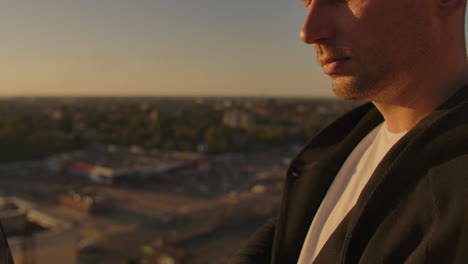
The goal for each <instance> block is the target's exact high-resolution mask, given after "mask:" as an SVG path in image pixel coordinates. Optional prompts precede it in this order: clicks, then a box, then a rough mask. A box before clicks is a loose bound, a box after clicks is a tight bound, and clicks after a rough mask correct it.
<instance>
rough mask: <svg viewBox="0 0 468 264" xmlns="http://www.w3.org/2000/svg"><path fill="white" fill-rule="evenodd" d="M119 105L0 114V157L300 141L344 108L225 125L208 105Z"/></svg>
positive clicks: (231, 148) (237, 147)
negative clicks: (98, 147)
mask: <svg viewBox="0 0 468 264" xmlns="http://www.w3.org/2000/svg"><path fill="white" fill-rule="evenodd" d="M155 109H156V108H155V107H145V108H142V107H140V105H139V104H137V103H133V104H122V105H119V106H118V107H115V108H111V110H102V111H77V110H76V109H75V108H73V107H67V106H61V107H60V108H59V110H58V111H59V115H55V116H51V114H50V113H46V112H44V114H42V113H41V114H35V115H24V114H22V115H18V116H15V114H14V113H13V114H10V115H9V116H8V117H5V118H2V119H0V162H11V161H19V160H29V159H37V158H41V157H44V156H47V155H50V154H55V153H59V152H68V151H72V150H76V149H80V148H83V147H86V146H90V145H94V144H116V145H128V146H130V145H137V146H140V147H142V148H145V149H152V148H157V149H161V150H168V151H169V150H170V151H206V152H208V153H223V152H243V151H255V150H260V149H263V150H264V149H269V148H274V147H276V146H284V145H288V144H303V143H304V142H305V141H307V139H308V138H310V137H312V136H313V135H314V134H315V133H317V131H318V130H320V129H321V128H322V127H323V126H324V125H325V124H327V123H329V122H330V121H331V120H333V119H334V118H336V116H338V115H339V114H341V113H342V112H343V111H337V112H333V113H328V114H318V113H316V112H313V111H312V112H307V113H297V112H296V111H295V110H294V109H290V108H285V109H283V110H282V111H281V113H280V114H272V115H270V116H255V115H254V117H255V120H256V124H257V125H255V126H252V127H250V128H232V127H228V126H226V125H224V124H223V122H222V118H223V114H224V110H214V109H213V107H210V106H198V107H193V106H192V107H190V108H186V109H184V108H183V107H180V108H179V107H174V109H175V110H173V111H167V110H166V111H157V110H155Z"/></svg>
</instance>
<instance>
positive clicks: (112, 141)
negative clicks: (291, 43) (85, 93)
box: [0, 97, 356, 264]
mask: <svg viewBox="0 0 468 264" xmlns="http://www.w3.org/2000/svg"><path fill="white" fill-rule="evenodd" d="M354 106H356V103H350V102H344V101H337V100H332V99H303V98H275V99H271V98H270V99H268V98H214V97H211V98H144V97H130V98H90V97H83V98H77V97H76V98H75V97H72V98H3V99H0V193H1V196H0V219H1V221H2V225H3V228H4V229H5V232H6V235H7V237H8V242H9V244H10V248H11V250H12V253H13V257H14V260H15V263H16V264H43V263H47V264H63V263H67V264H95V263H96V264H97V263H99V264H221V263H226V262H227V260H228V258H229V256H230V255H232V254H233V253H234V252H235V251H236V250H237V249H238V248H239V247H241V245H242V244H243V243H244V242H245V240H246V239H247V238H248V237H249V236H250V235H251V234H252V233H253V232H254V231H255V229H256V228H257V227H258V226H260V225H261V224H262V223H263V222H265V221H266V220H267V219H269V218H271V217H274V216H275V215H276V213H277V210H278V207H279V202H280V198H281V191H282V187H283V180H284V176H285V171H286V169H287V166H288V164H289V162H290V160H291V159H292V158H293V157H294V155H296V154H297V153H298V151H299V150H300V149H301V147H302V146H303V145H304V144H305V143H306V142H307V141H308V139H309V138H311V137H312V136H313V135H315V134H316V133H317V132H318V131H319V130H320V129H321V128H322V127H324V126H325V125H326V124H327V123H329V122H331V121H332V120H334V119H335V118H336V117H338V116H339V115H341V114H343V113H344V112H345V111H347V110H349V109H351V108H352V107H354Z"/></svg>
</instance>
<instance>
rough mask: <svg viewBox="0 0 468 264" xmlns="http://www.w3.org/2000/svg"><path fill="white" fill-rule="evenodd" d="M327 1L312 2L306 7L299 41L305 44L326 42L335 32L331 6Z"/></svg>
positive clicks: (334, 18)
mask: <svg viewBox="0 0 468 264" xmlns="http://www.w3.org/2000/svg"><path fill="white" fill-rule="evenodd" d="M327 2H328V1H320V0H317V1H312V2H311V4H310V5H309V7H308V11H307V16H306V18H305V21H304V25H303V26H302V30H301V34H300V36H301V40H302V42H304V43H306V44H320V43H324V42H327V40H329V39H330V38H332V37H333V35H334V32H335V25H334V23H335V21H336V19H337V17H336V16H335V14H334V11H333V6H332V5H329V4H327Z"/></svg>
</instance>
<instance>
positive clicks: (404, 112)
mask: <svg viewBox="0 0 468 264" xmlns="http://www.w3.org/2000/svg"><path fill="white" fill-rule="evenodd" d="M460 66H462V67H458V69H457V71H452V73H453V72H455V73H456V74H449V75H447V78H441V79H442V81H436V80H434V78H431V80H429V79H426V81H420V82H419V83H415V82H413V83H412V84H408V85H405V86H406V87H404V88H403V89H399V90H400V91H403V92H401V93H400V94H398V95H396V96H395V97H393V98H392V99H390V100H380V101H373V102H372V103H373V104H374V105H375V106H376V108H377V109H378V110H379V111H380V113H381V114H382V115H383V117H384V119H385V122H386V123H387V127H388V130H389V131H390V132H394V133H399V132H405V131H409V130H411V129H412V128H413V127H414V126H415V125H416V124H417V123H419V121H421V120H422V119H423V118H424V117H426V116H427V115H428V114H430V113H431V112H432V111H434V110H435V109H436V108H437V107H438V106H440V105H441V104H442V103H443V102H444V101H445V100H447V99H448V98H449V97H450V96H452V95H453V94H454V93H455V92H457V91H458V90H459V89H461V88H462V87H463V86H465V85H467V84H468V63H463V65H460ZM439 76H440V75H439ZM400 88H402V87H400ZM395 90H396V89H395Z"/></svg>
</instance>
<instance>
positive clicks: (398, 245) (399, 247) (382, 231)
mask: <svg viewBox="0 0 468 264" xmlns="http://www.w3.org/2000/svg"><path fill="white" fill-rule="evenodd" d="M467 98H468V89H467V88H465V89H461V90H460V91H459V92H458V93H457V94H455V95H454V96H453V97H452V98H450V99H449V100H447V101H446V102H445V103H444V104H442V105H441V106H440V107H439V108H438V109H437V110H435V111H434V112H432V113H431V114H429V115H428V116H427V117H426V118H424V119H423V120H422V121H421V122H419V123H418V124H417V125H416V126H415V127H414V128H413V129H412V130H411V131H409V132H408V133H407V134H406V135H405V136H404V137H403V138H402V139H401V140H400V141H399V142H397V143H396V144H395V145H394V146H393V147H392V149H390V151H389V152H388V153H387V155H386V156H385V157H384V158H383V160H382V161H381V163H380V164H379V166H378V167H377V168H376V170H375V171H374V173H373V175H372V177H371V179H370V180H369V182H368V184H367V185H366V187H365V188H364V189H363V191H362V193H361V195H360V197H359V199H358V201H357V203H356V205H355V206H354V207H353V209H352V210H351V211H350V212H349V213H348V215H347V216H346V217H345V218H344V219H343V221H342V222H341V223H340V225H339V226H338V227H337V229H336V230H335V231H334V233H333V234H332V235H331V237H330V239H329V240H328V241H327V243H326V244H325V245H324V247H323V249H322V250H321V252H320V253H319V255H318V256H317V258H316V260H315V261H314V264H322V263H327V264H328V263H329V264H336V263H365V264H367V263H368V264H380V263H392V264H393V263H453V262H454V261H455V259H456V258H458V259H459V261H463V260H461V258H462V257H461V255H463V254H462V252H465V251H467V250H468V248H466V244H463V243H461V242H460V241H466V239H463V237H461V235H460V234H462V229H463V228H462V226H463V223H464V222H466V219H468V218H463V214H464V212H465V211H466V204H467V203H466V201H467V200H468V199H467V198H468V101H467ZM382 121H383V118H382V116H381V114H380V113H379V112H378V111H377V110H376V109H375V108H374V106H373V105H372V104H370V103H369V104H365V105H363V106H360V107H358V108H356V109H355V110H353V111H352V112H350V113H348V114H346V115H345V116H343V117H342V118H340V119H338V120H337V121H335V122H334V123H333V124H331V125H330V126H328V127H327V128H326V129H324V130H323V131H322V132H320V133H319V134H318V135H317V136H316V137H315V138H314V139H313V140H312V141H311V142H310V143H309V144H308V145H307V146H306V147H305V148H304V149H303V150H302V151H301V153H300V154H299V155H298V156H297V157H296V158H295V159H294V160H293V161H292V162H291V165H290V167H289V169H288V173H287V177H286V183H285V189H284V192H283V198H282V204H281V208H280V213H279V216H278V218H276V219H272V220H271V221H269V222H268V223H266V224H265V225H264V226H262V227H261V228H260V229H259V230H257V232H256V233H255V234H254V235H253V236H252V237H251V238H250V240H249V241H248V242H247V244H246V245H245V247H244V248H243V249H242V250H240V251H239V252H238V253H237V254H236V255H235V256H234V257H233V258H232V260H231V262H230V263H231V264H253V263H256V264H261V263H265V264H266V263H273V264H293V263H297V260H298V258H299V254H300V252H301V248H302V245H303V243H304V240H305V237H306V234H307V232H308V230H309V227H310V224H311V222H312V219H313V218H314V215H315V213H316V211H317V210H318V208H319V206H320V204H321V202H322V199H323V198H324V196H325V194H326V192H327V190H328V188H329V186H330V185H331V183H332V181H333V179H334V177H335V175H336V174H337V172H338V170H339V169H340V167H341V165H342V164H343V162H344V161H345V159H346V158H347V157H348V155H349V153H350V152H351V151H352V150H353V149H354V147H355V146H356V145H357V144H358V143H359V142H360V140H361V139H362V138H363V137H364V136H365V135H367V134H368V133H369V132H370V131H371V130H372V129H373V128H374V127H375V126H376V125H378V124H379V123H381V122H382ZM463 219H465V220H463ZM467 231H468V230H467ZM467 233H468V232H467ZM462 247H464V248H462ZM457 256H458V257H457ZM465 256H466V254H465ZM460 263H462V262H460ZM463 263H465V262H463ZM466 263H468V262H466Z"/></svg>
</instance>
